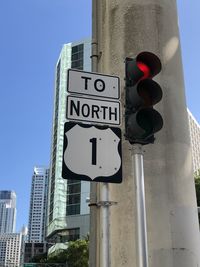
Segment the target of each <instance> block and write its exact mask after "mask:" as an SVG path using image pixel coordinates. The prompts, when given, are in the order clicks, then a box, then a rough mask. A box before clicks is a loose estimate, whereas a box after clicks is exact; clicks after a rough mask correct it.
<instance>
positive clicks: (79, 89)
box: [67, 69, 120, 99]
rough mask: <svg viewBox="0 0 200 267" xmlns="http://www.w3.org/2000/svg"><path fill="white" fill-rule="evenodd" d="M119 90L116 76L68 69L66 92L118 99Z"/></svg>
mask: <svg viewBox="0 0 200 267" xmlns="http://www.w3.org/2000/svg"><path fill="white" fill-rule="evenodd" d="M119 88H120V86H119V77H117V76H110V75H104V74H99V73H94V72H86V71H79V70H75V69H68V79H67V91H68V92H69V93H76V94H83V95H90V96H98V97H105V98H113V99H119V98H120V90H119Z"/></svg>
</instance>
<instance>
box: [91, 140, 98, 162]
mask: <svg viewBox="0 0 200 267" xmlns="http://www.w3.org/2000/svg"><path fill="white" fill-rule="evenodd" d="M90 142H91V143H92V165H97V139H96V138H91V139H90Z"/></svg>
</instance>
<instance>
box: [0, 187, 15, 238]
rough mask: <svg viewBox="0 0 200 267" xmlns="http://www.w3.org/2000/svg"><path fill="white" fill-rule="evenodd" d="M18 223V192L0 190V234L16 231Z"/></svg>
mask: <svg viewBox="0 0 200 267" xmlns="http://www.w3.org/2000/svg"><path fill="white" fill-rule="evenodd" d="M15 224H16V194H15V192H14V191H0V234H5V233H14V232H15Z"/></svg>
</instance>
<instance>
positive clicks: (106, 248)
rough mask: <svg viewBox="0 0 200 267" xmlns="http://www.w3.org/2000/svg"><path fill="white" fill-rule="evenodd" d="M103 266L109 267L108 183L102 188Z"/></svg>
mask: <svg viewBox="0 0 200 267" xmlns="http://www.w3.org/2000/svg"><path fill="white" fill-rule="evenodd" d="M100 203H101V205H100V208H101V223H102V237H101V266H102V267H109V206H110V203H109V188H108V184H107V183H103V184H102V186H101V202H100Z"/></svg>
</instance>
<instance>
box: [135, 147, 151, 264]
mask: <svg viewBox="0 0 200 267" xmlns="http://www.w3.org/2000/svg"><path fill="white" fill-rule="evenodd" d="M132 171H133V177H135V181H136V203H137V245H138V247H137V248H138V267H148V245H147V226H146V208H145V188H144V167H143V148H142V145H140V144H134V145H133V147H132Z"/></svg>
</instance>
